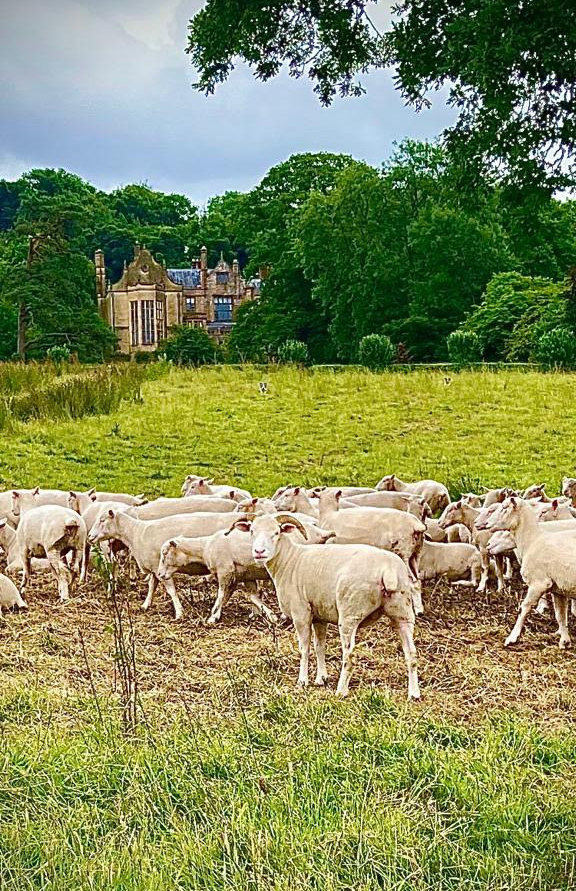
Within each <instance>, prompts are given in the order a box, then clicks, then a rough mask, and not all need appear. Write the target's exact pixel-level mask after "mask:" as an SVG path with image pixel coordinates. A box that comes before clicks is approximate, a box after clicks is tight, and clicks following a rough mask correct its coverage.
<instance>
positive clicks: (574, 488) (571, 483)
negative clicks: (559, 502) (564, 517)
mask: <svg viewBox="0 0 576 891" xmlns="http://www.w3.org/2000/svg"><path fill="white" fill-rule="evenodd" d="M562 494H563V495H567V496H568V498H570V499H571V501H572V503H574V501H575V500H576V479H574V477H571V476H565V477H564V479H563V480H562Z"/></svg>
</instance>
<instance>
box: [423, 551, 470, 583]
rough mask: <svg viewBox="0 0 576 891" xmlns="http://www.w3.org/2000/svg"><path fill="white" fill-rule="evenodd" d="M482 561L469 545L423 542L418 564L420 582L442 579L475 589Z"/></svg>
mask: <svg viewBox="0 0 576 891" xmlns="http://www.w3.org/2000/svg"><path fill="white" fill-rule="evenodd" d="M481 569H482V560H481V558H480V552H479V551H478V548H476V547H475V546H474V545H471V544H462V543H446V544H443V543H438V542H432V541H425V542H424V545H423V547H422V553H421V554H420V561H419V563H418V575H419V578H420V581H422V582H429V581H432V580H433V579H437V578H440V577H444V578H446V579H448V581H449V582H454V583H455V584H457V585H461V586H463V587H468V588H476V587H477V586H478V583H479V581H480V572H481Z"/></svg>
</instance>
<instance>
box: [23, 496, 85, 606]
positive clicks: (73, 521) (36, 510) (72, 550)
mask: <svg viewBox="0 0 576 891" xmlns="http://www.w3.org/2000/svg"><path fill="white" fill-rule="evenodd" d="M85 545H86V524H85V523H84V520H83V519H82V517H81V516H80V515H79V514H77V513H75V512H74V511H72V510H70V509H69V508H67V507H61V506H60V505H55V504H44V505H41V506H40V507H33V508H30V509H29V510H27V511H26V512H25V513H24V514H23V515H22V516H21V518H20V522H19V524H18V529H17V531H16V546H15V551H16V554H17V556H18V558H19V560H20V561H21V563H22V584H21V586H20V591H21V593H22V592H23V591H24V590H25V588H26V587H27V585H28V583H29V581H30V574H31V571H32V564H31V560H32V557H46V558H47V560H48V563H49V565H50V569H51V570H52V572H53V574H54V576H55V578H56V580H57V582H58V593H59V595H60V600H68V598H69V587H70V585H71V584H72V583H73V581H74V579H75V578H76V576H78V574H80V581H83V580H84V574H85V566H84V549H85ZM65 557H67V559H68V560H69V563H70V565H68V564H67V563H66V562H65V559H64V558H65Z"/></svg>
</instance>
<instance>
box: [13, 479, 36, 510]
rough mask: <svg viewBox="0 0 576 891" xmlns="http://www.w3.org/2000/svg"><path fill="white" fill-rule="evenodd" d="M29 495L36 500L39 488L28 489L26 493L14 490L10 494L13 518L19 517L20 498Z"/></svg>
mask: <svg viewBox="0 0 576 891" xmlns="http://www.w3.org/2000/svg"><path fill="white" fill-rule="evenodd" d="M27 494H30V495H31V496H32V498H36V497H37V496H38V495H39V494H40V486H36V488H35V489H30V491H29V493H28V492H19V491H18V490H17V489H14V490H13V492H12V513H13V514H14V516H15V517H19V516H20V512H21V507H22V497H23V496H24V495H27Z"/></svg>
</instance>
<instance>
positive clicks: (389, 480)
mask: <svg viewBox="0 0 576 891" xmlns="http://www.w3.org/2000/svg"><path fill="white" fill-rule="evenodd" d="M395 481H396V477H395V476H394V474H393V473H390V474H388V476H383V477H382V479H381V480H380V482H379V483H378V484H377V486H376V489H377V490H378V491H379V492H394V491H395V490H396V485H395Z"/></svg>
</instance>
